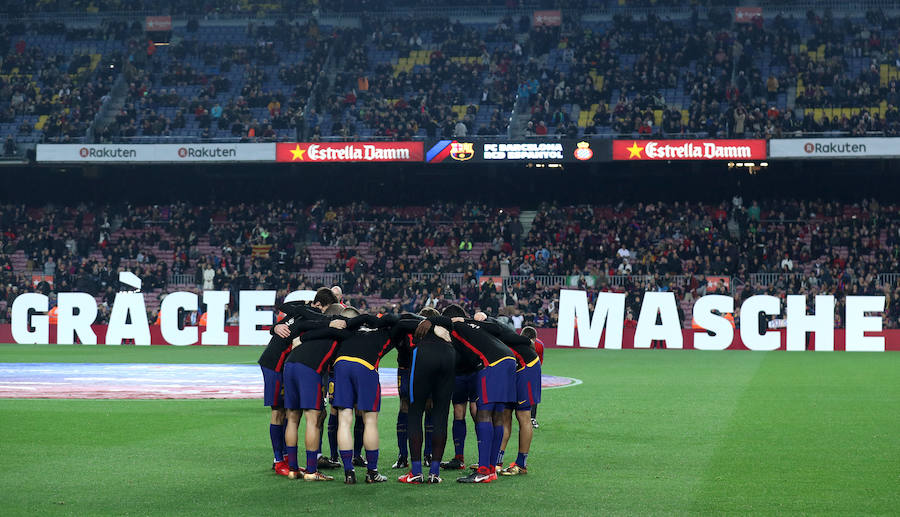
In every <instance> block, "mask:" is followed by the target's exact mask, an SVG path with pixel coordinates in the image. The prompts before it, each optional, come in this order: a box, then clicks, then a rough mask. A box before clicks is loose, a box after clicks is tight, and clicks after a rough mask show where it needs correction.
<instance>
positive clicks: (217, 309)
mask: <svg viewBox="0 0 900 517" xmlns="http://www.w3.org/2000/svg"><path fill="white" fill-rule="evenodd" d="M229 298H231V294H230V293H229V292H228V291H203V303H205V304H206V330H204V331H203V333H202V334H201V335H200V340H201V341H200V344H202V345H227V344H228V334H227V333H226V332H225V308H226V307H228V299H229Z"/></svg>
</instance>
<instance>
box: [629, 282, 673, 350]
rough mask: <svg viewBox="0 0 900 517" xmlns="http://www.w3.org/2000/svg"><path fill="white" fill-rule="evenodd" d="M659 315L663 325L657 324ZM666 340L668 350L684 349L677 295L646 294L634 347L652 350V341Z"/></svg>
mask: <svg viewBox="0 0 900 517" xmlns="http://www.w3.org/2000/svg"><path fill="white" fill-rule="evenodd" d="M657 313H659V316H660V320H661V323H660V324H659V325H657V324H656V314H657ZM657 340H664V341H665V342H666V348H683V346H684V336H683V335H682V334H681V323H680V322H679V321H678V307H677V306H676V305H675V293H644V303H642V304H641V315H640V316H638V323H637V329H636V330H635V331H634V347H635V348H650V343H651V342H652V341H657Z"/></svg>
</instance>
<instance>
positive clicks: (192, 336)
mask: <svg viewBox="0 0 900 517" xmlns="http://www.w3.org/2000/svg"><path fill="white" fill-rule="evenodd" d="M179 308H183V309H185V310H187V311H196V310H197V295H196V294H194V293H186V292H178V293H171V294H170V295H169V296H166V297H165V298H164V299H163V301H162V304H161V305H160V307H159V330H160V332H161V333H162V337H163V339H164V340H165V341H166V343H168V344H170V345H176V346H185V345H192V344H194V343H196V342H197V327H194V326H186V327H184V328H183V329H181V330H178V309H179ZM207 318H208V316H207Z"/></svg>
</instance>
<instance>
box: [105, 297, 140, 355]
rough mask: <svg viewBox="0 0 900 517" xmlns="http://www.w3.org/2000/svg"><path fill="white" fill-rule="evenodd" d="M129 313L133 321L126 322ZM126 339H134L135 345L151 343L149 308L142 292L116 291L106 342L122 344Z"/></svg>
mask: <svg viewBox="0 0 900 517" xmlns="http://www.w3.org/2000/svg"><path fill="white" fill-rule="evenodd" d="M129 314H130V315H131V323H126V322H127V321H128V315H129ZM125 339H133V340H134V344H135V345H149V344H150V325H149V324H148V323H147V308H146V307H145V306H144V295H143V294H141V293H116V300H115V301H114V302H113V308H112V312H111V313H110V314H109V328H107V330H106V344H107V345H121V344H122V340H125Z"/></svg>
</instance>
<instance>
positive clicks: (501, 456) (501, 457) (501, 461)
mask: <svg viewBox="0 0 900 517" xmlns="http://www.w3.org/2000/svg"><path fill="white" fill-rule="evenodd" d="M504 454H506V451H505V450H504V449H500V453H499V454H497V465H503V455H504Z"/></svg>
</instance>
